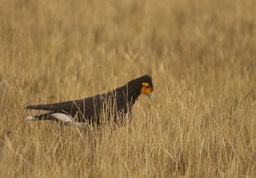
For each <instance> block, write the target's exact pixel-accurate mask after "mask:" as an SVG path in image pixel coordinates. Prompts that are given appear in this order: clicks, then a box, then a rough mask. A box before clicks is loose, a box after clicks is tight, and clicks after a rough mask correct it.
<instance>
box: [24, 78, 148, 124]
mask: <svg viewBox="0 0 256 178" xmlns="http://www.w3.org/2000/svg"><path fill="white" fill-rule="evenodd" d="M141 94H143V95H146V96H148V97H149V98H150V99H152V97H153V82H152V77H151V76H150V75H148V74H146V75H143V76H141V77H138V78H136V79H133V80H131V81H129V82H128V83H126V84H125V85H123V86H121V87H118V88H116V89H114V90H112V91H109V92H107V93H103V94H98V95H95V96H91V97H87V98H84V99H78V100H70V101H64V102H59V103H52V104H38V105H28V106H26V107H25V109H33V110H41V111H42V110H44V111H48V112H47V113H43V114H39V115H36V116H28V117H27V118H26V120H29V121H42V120H52V121H59V122H61V123H64V124H66V123H69V124H72V125H76V126H78V127H83V126H84V125H85V124H95V125H102V124H106V123H110V122H111V121H113V122H112V123H114V125H115V126H124V125H126V123H127V122H128V121H130V120H131V113H132V108H133V106H134V104H135V102H136V101H137V100H138V97H139V96H140V95H141Z"/></svg>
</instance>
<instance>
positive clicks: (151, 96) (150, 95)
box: [147, 92, 154, 100]
mask: <svg viewBox="0 0 256 178" xmlns="http://www.w3.org/2000/svg"><path fill="white" fill-rule="evenodd" d="M147 96H148V97H149V99H151V100H152V99H153V98H154V95H153V92H151V93H149V94H147Z"/></svg>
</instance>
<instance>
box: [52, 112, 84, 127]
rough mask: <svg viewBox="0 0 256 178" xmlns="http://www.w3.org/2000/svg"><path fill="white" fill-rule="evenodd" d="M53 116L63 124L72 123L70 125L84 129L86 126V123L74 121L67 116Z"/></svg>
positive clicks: (57, 114) (60, 114)
mask: <svg viewBox="0 0 256 178" xmlns="http://www.w3.org/2000/svg"><path fill="white" fill-rule="evenodd" d="M51 116H53V117H55V118H56V119H58V120H59V121H61V122H63V123H70V124H72V125H75V126H77V127H83V126H84V123H81V122H76V121H74V118H73V117H72V116H70V115H67V114H63V113H53V114H51Z"/></svg>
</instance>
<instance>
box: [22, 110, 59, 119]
mask: <svg viewBox="0 0 256 178" xmlns="http://www.w3.org/2000/svg"><path fill="white" fill-rule="evenodd" d="M51 114H53V112H52V113H46V114H40V115H36V116H28V117H26V119H25V120H27V121H41V120H55V119H56V118H55V117H54V116H52V115H51Z"/></svg>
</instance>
